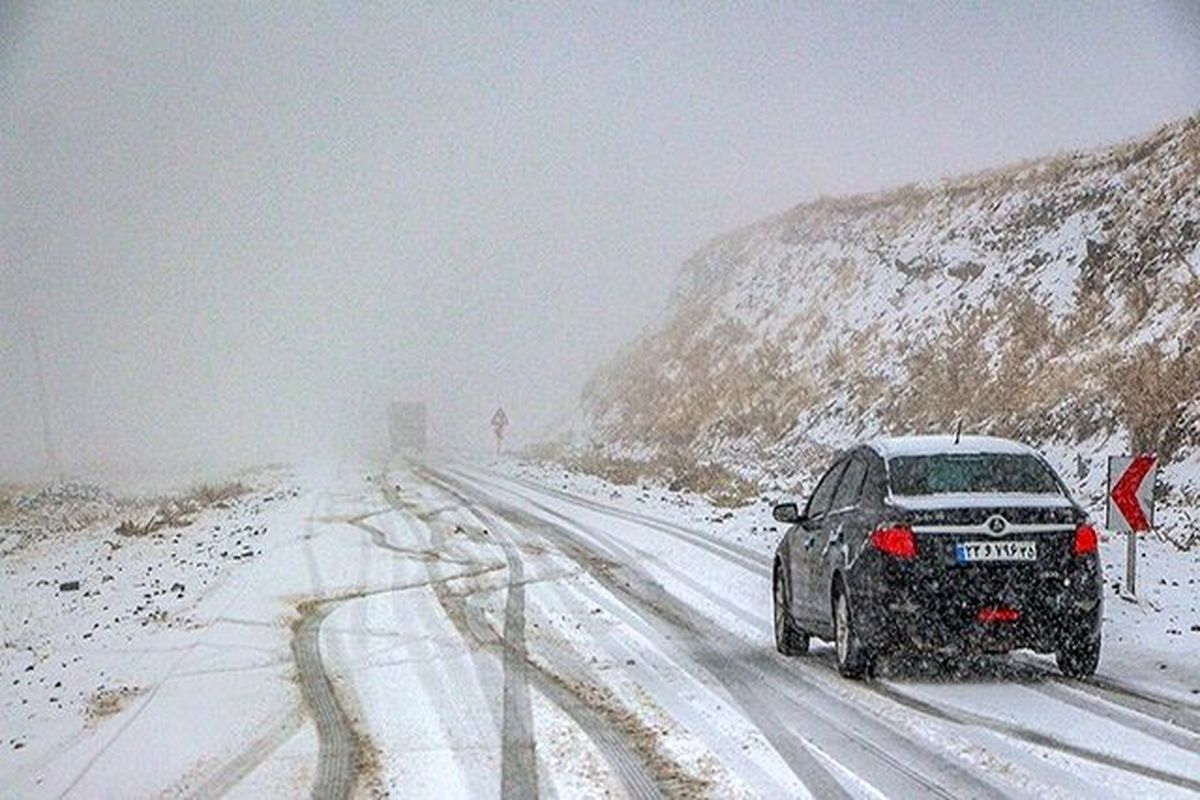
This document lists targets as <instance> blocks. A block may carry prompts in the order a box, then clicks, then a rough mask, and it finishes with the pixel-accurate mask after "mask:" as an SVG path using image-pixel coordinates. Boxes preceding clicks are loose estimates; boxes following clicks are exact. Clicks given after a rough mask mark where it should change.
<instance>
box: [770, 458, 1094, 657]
mask: <svg viewBox="0 0 1200 800" xmlns="http://www.w3.org/2000/svg"><path fill="white" fill-rule="evenodd" d="M774 514H775V519H777V520H778V521H780V522H784V523H788V524H789V527H788V530H787V532H786V533H785V534H784V537H783V539H782V541H780V543H779V546H778V548H777V549H776V551H775V563H774V569H773V575H774V580H773V587H774V612H775V614H774V623H775V644H776V647H777V648H778V649H779V652H781V653H783V654H785V655H789V656H790V655H799V654H802V653H804V652H806V651H807V650H808V644H809V637H810V636H817V637H820V638H822V639H827V640H832V641H833V642H834V644H835V649H836V651H837V664H838V669H839V671H840V672H841V673H842V674H843V675H845V676H847V677H854V678H858V677H862V676H864V675H867V674H869V673H870V672H871V671H872V669H873V666H874V663H875V659H876V657H877V656H880V655H888V654H894V653H897V652H903V651H914V650H918V651H927V652H928V651H933V652H942V653H964V652H968V653H977V652H993V653H1001V652H1007V651H1009V650H1014V649H1018V648H1030V649H1032V650H1035V651H1037V652H1040V653H1054V655H1055V656H1056V659H1057V662H1058V667H1059V669H1060V670H1061V671H1062V672H1063V673H1064V674H1066V675H1070V676H1077V677H1078V676H1086V675H1091V674H1092V673H1093V672H1095V670H1096V665H1097V663H1098V661H1099V659H1100V617H1101V600H1102V593H1103V582H1102V576H1101V568H1100V559H1099V554H1098V553H1097V535H1096V530H1095V528H1093V527H1092V525H1091V523H1089V521H1088V518H1087V514H1086V513H1084V511H1083V509H1082V508H1080V507H1079V505H1078V504H1077V503H1076V502H1075V501H1074V500H1073V499H1072V498H1071V495H1070V493H1069V492H1068V491H1067V489H1066V487H1065V486H1064V485H1063V482H1062V480H1060V479H1059V477H1058V475H1056V474H1055V472H1054V470H1053V469H1051V468H1050V465H1049V464H1047V463H1046V460H1045V459H1044V458H1043V457H1042V456H1041V455H1040V454H1038V453H1037V451H1035V450H1033V449H1031V448H1029V447H1027V446H1025V445H1023V444H1019V443H1017V442H1012V441H1009V440H1006V439H996V438H992V437H984V436H963V437H961V438H959V437H950V436H947V437H942V436H912V437H902V438H891V439H875V440H873V441H870V442H867V443H865V444H862V445H860V446H857V447H854V448H852V449H850V450H848V451H846V452H844V453H842V454H841V455H840V456H839V457H838V458H837V460H836V461H835V463H834V464H833V466H832V467H830V468H829V470H828V471H827V472H826V473H825V475H824V477H822V478H821V480H820V482H819V483H818V484H817V487H816V489H815V490H814V491H813V493H812V496H811V497H810V498H809V500H808V504H807V505H806V506H805V508H804V511H803V512H801V511H800V509H799V507H798V506H797V505H796V504H795V503H783V504H781V505H778V506H776V507H775V511H774Z"/></svg>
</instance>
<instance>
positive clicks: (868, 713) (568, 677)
mask: <svg viewBox="0 0 1200 800" xmlns="http://www.w3.org/2000/svg"><path fill="white" fill-rule="evenodd" d="M556 483H559V482H558V481H556ZM311 484H312V485H311V486H310V487H309V488H308V490H307V491H306V492H305V493H303V494H300V495H299V499H298V500H297V501H296V502H295V503H294V504H293V506H292V507H289V508H281V509H280V510H279V511H278V513H277V514H276V516H275V517H273V518H272V519H271V524H270V526H269V527H270V529H271V533H270V534H268V535H266V536H265V537H264V542H263V555H262V556H261V558H259V559H257V560H256V561H255V562H253V563H251V564H246V565H244V566H240V567H238V568H237V569H238V570H241V571H240V572H233V573H230V575H229V576H228V577H227V578H226V579H223V580H222V581H221V582H219V583H218V584H216V585H215V586H214V588H213V589H212V591H210V592H207V593H206V594H205V595H204V596H203V597H200V598H199V599H198V600H197V602H196V604H195V605H194V606H193V607H191V608H190V609H189V612H188V613H189V620H190V625H188V626H186V627H181V628H180V629H178V630H176V629H175V628H172V629H171V630H170V632H169V633H157V634H153V635H150V634H149V633H147V634H146V635H144V636H143V638H141V639H140V640H137V641H136V642H135V644H137V645H138V647H137V650H138V652H140V653H144V654H145V655H144V656H143V657H142V658H141V659H140V660H139V662H138V664H139V665H140V666H139V667H138V669H140V670H141V672H140V673H139V674H137V675H133V674H130V675H129V676H128V679H129V680H130V681H131V682H134V681H136V683H137V684H138V685H139V686H140V687H142V691H140V693H138V694H137V695H136V697H135V698H134V699H133V700H132V701H131V702H130V704H129V705H128V706H127V707H126V708H124V710H122V711H121V712H120V713H117V714H115V715H114V716H113V717H111V718H109V719H107V720H104V721H102V722H100V723H98V724H95V725H94V726H88V727H85V728H84V729H82V730H80V731H78V732H75V733H70V732H69V731H67V729H66V728H65V727H62V728H59V729H53V730H52V729H51V728H50V727H49V726H47V727H46V728H45V731H46V735H45V736H40V737H34V738H31V741H32V742H33V744H32V745H31V746H30V747H29V748H27V749H26V750H22V751H20V752H19V753H17V754H16V755H13V754H11V753H10V754H9V755H7V756H5V760H4V761H2V762H0V768H2V771H0V793H2V794H3V795H4V796H17V797H24V796H30V797H43V796H45V797H56V796H68V797H109V796H170V797H201V798H213V797H222V796H229V797H264V796H265V797H291V796H296V795H297V794H309V793H311V794H312V795H313V796H317V797H347V796H381V795H390V796H394V797H410V796H427V797H496V796H500V797H506V798H508V797H513V798H515V797H533V796H546V797H573V796H588V797H595V796H615V797H620V796H629V797H672V796H685V797H691V796H713V797H804V796H814V797H821V798H825V797H855V798H859V797H861V798H876V797H947V798H949V797H955V798H957V797H1035V796H1036V797H1088V798H1094V797H1113V798H1118V797H1119V798H1124V797H1134V796H1139V797H1189V796H1191V797H1195V796H1200V778H1198V777H1197V776H1200V705H1198V704H1197V702H1196V701H1195V700H1189V699H1187V698H1186V697H1180V696H1178V695H1176V694H1167V693H1164V692H1158V691H1155V690H1154V688H1153V687H1149V688H1148V687H1147V686H1146V685H1145V684H1144V683H1138V684H1136V685H1134V684H1133V683H1132V681H1131V679H1130V676H1128V675H1123V674H1110V673H1108V672H1106V671H1105V669H1104V667H1103V666H1102V669H1101V677H1099V678H1097V679H1096V680H1095V681H1091V682H1088V683H1078V682H1072V681H1066V680H1063V679H1060V678H1058V677H1057V675H1056V674H1055V673H1054V672H1053V670H1052V668H1051V667H1050V666H1049V665H1048V663H1047V662H1044V661H1042V660H1041V659H1037V658H1033V657H1014V658H1004V659H992V660H988V661H985V662H982V663H979V664H974V665H970V667H971V668H970V669H969V670H967V671H966V672H965V673H964V674H956V675H955V676H954V677H952V678H947V677H946V676H945V675H944V674H943V673H940V672H937V671H934V670H932V669H930V668H928V667H926V666H924V665H912V664H895V665H887V664H885V665H884V669H883V672H882V676H881V677H880V679H879V680H877V681H873V682H867V683H855V682H849V681H846V680H843V679H842V678H841V677H839V676H838V674H837V672H836V669H835V668H834V665H833V658H832V651H831V650H830V649H829V648H828V647H826V646H824V645H816V646H814V649H813V652H812V654H811V655H809V656H806V657H802V658H798V659H786V658H783V657H782V656H779V655H778V654H776V653H775V651H774V649H773V647H772V646H771V630H770V613H769V610H770V586H769V575H768V570H767V566H768V564H769V561H768V560H767V559H768V557H769V555H768V554H769V552H770V550H769V544H770V540H771V538H772V536H771V535H763V536H759V537H757V538H754V537H746V536H743V535H742V532H744V529H743V528H742V527H740V526H739V525H736V524H732V523H724V524H717V523H714V524H711V525H698V524H696V522H695V520H694V519H691V518H687V517H686V516H685V515H683V514H680V513H674V512H672V510H671V509H672V506H671V505H670V504H669V503H666V504H644V505H643V506H642V507H641V508H639V507H638V505H639V504H638V503H636V502H629V498H613V499H611V500H606V499H604V498H601V497H598V496H597V495H596V494H595V493H592V494H590V495H588V494H586V493H584V492H581V491H577V490H576V487H573V486H571V485H569V482H567V483H561V484H560V485H556V486H549V485H547V483H546V481H544V480H543V481H535V480H530V479H529V478H527V477H520V476H518V475H516V474H514V473H512V472H511V471H509V472H504V473H502V472H496V471H491V470H486V469H482V468H480V467H478V466H472V465H470V464H463V463H453V464H445V465H433V466H420V467H408V466H393V467H392V468H391V469H389V470H386V471H384V472H382V473H380V472H378V471H373V472H372V474H371V475H370V477H369V479H366V478H364V475H363V473H362V472H361V471H357V470H354V471H351V470H345V469H343V470H341V471H339V472H337V473H330V474H324V475H321V476H319V477H314V478H313V479H312V481H311ZM564 485H566V486H567V488H566V490H564V488H562V487H563V486H564ZM614 494H615V493H614ZM168 636H169V637H171V638H170V640H169V641H168V640H167V639H164V638H162V637H168ZM121 664H122V662H112V663H111V664H110V666H109V669H110V670H113V671H118V672H119V668H120V666H121ZM1185 667H1186V665H1185ZM13 719H16V718H15V716H14V717H13ZM55 731H58V734H57V738H56V735H55ZM35 733H36V731H35ZM148 753H153V754H154V758H153V759H148V758H147V754H148Z"/></svg>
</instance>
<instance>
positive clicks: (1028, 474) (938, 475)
mask: <svg viewBox="0 0 1200 800" xmlns="http://www.w3.org/2000/svg"><path fill="white" fill-rule="evenodd" d="M888 476H889V480H890V482H891V487H892V494H894V495H902V496H909V495H920V494H951V493H953V494H960V493H965V494H975V493H984V492H1001V493H1011V492H1017V493H1029V494H1061V490H1060V489H1059V485H1058V481H1056V480H1055V478H1054V474H1053V473H1052V472H1051V471H1050V469H1049V468H1048V467H1047V466H1046V465H1045V464H1044V463H1042V461H1041V460H1040V459H1037V458H1034V457H1033V456H1028V455H1016V454H1007V453H971V454H962V455H957V454H956V455H942V454H939V455H929V456H897V457H895V458H890V459H888Z"/></svg>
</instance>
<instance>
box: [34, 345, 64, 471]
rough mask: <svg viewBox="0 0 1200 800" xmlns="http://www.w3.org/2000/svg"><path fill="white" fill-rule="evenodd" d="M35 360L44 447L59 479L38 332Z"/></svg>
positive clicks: (50, 467)
mask: <svg viewBox="0 0 1200 800" xmlns="http://www.w3.org/2000/svg"><path fill="white" fill-rule="evenodd" d="M33 360H34V363H35V364H36V365H37V382H38V406H39V407H40V409H41V412H42V446H43V447H44V448H45V450H46V466H47V467H49V469H50V472H51V474H53V475H54V477H56V478H59V477H62V475H61V474H60V472H59V468H58V453H57V452H55V450H54V437H52V436H51V435H50V402H49V400H48V396H47V394H46V373H45V370H44V369H43V368H42V344H41V341H40V339H39V338H38V333H37V330H36V329H34V331H33Z"/></svg>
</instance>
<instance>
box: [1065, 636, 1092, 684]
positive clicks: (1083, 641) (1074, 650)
mask: <svg viewBox="0 0 1200 800" xmlns="http://www.w3.org/2000/svg"><path fill="white" fill-rule="evenodd" d="M1054 660H1055V661H1056V662H1057V663H1058V671H1059V672H1061V673H1062V674H1063V675H1066V676H1067V677H1068V678H1090V677H1092V675H1094V674H1095V673H1096V667H1097V666H1099V664H1100V637H1099V636H1086V637H1079V638H1074V639H1068V640H1067V641H1066V642H1064V643H1063V645H1062V646H1061V647H1060V648H1059V649H1058V651H1057V652H1056V653H1055V654H1054Z"/></svg>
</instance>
